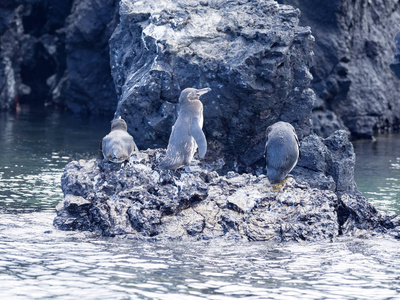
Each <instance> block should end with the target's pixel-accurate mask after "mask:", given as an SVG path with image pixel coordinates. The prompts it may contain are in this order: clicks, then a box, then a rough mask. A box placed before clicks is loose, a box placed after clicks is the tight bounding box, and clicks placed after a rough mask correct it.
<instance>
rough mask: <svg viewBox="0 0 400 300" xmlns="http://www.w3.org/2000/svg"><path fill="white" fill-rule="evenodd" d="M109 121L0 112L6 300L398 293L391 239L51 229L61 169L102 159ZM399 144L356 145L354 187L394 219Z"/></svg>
mask: <svg viewBox="0 0 400 300" xmlns="http://www.w3.org/2000/svg"><path fill="white" fill-rule="evenodd" d="M109 121H110V119H108V118H94V117H93V118H87V117H85V118H83V117H77V116H71V115H68V114H62V113H48V114H45V113H38V112H36V113H34V114H32V113H29V112H27V113H24V112H22V113H21V114H19V115H18V116H14V115H13V114H9V113H0V147H1V151H0V282H1V284H0V298H1V299H47V298H52V299H53V298H54V299H77V298H81V299H185V300H186V299H187V300H190V299H232V298H246V299H396V298H400V247H399V242H398V241H395V240H391V239H382V238H375V239H369V240H357V239H349V238H348V239H343V240H339V241H336V242H333V243H330V242H324V243H304V244H298V243H288V244H270V243H259V242H257V243H255V242H251V243H246V242H242V243H237V242H230V241H224V240H215V241H208V242H192V243H188V242H168V243H161V244H157V243H143V242H140V243H139V242H133V241H129V240H124V239H121V238H103V237H99V236H96V235H93V234H91V233H87V232H63V231H59V230H56V229H54V228H53V227H52V222H53V218H54V216H55V210H54V207H55V206H56V205H57V204H58V202H59V201H60V200H61V198H62V193H61V187H60V177H61V173H62V170H63V168H64V166H65V164H66V163H68V162H69V161H70V160H72V159H79V158H90V157H94V156H95V155H97V149H98V146H99V141H100V139H101V138H102V137H103V136H104V135H105V134H106V133H107V132H108V131H109V126H110V123H109ZM399 138H400V136H393V135H391V136H380V137H379V138H378V139H377V142H376V143H370V142H365V143H356V146H355V149H356V151H357V155H358V156H357V157H358V166H357V182H358V185H359V188H360V189H361V190H363V191H364V193H365V195H366V196H367V197H368V198H369V199H371V202H374V203H375V204H376V205H377V206H378V207H379V208H380V209H382V210H387V211H397V212H398V210H399V206H398V204H396V200H397V199H398V195H399V189H398V185H397V183H398V181H397V180H399V167H398V165H399V163H400V161H399V157H400V155H399V154H398V152H397V151H396V149H398V147H396V145H398V142H399ZM396 143H397V144H396Z"/></svg>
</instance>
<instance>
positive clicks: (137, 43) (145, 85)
mask: <svg viewBox="0 0 400 300" xmlns="http://www.w3.org/2000/svg"><path fill="white" fill-rule="evenodd" d="M299 13H300V12H299V11H298V10H296V9H294V8H292V7H290V6H282V5H278V4H277V3H276V2H275V1H256V0H251V1H245V0H240V1H192V0H179V1H161V2H160V1H156V0H150V1H146V2H141V1H139V2H138V1H129V0H123V1H121V8H120V16H121V19H120V23H119V25H118V26H117V28H116V30H115V32H114V33H113V35H112V37H111V39H110V53H111V70H112V74H113V78H114V81H115V85H116V87H117V95H118V97H119V99H120V100H119V103H118V108H117V111H116V115H117V116H122V118H124V119H125V120H126V121H127V123H128V128H129V130H130V133H131V134H132V135H133V136H134V138H135V141H136V143H137V145H138V147H139V148H141V149H146V148H157V147H163V148H165V147H166V146H167V141H168V137H169V135H170V132H171V131H170V130H171V127H172V124H173V122H174V121H175V118H176V107H177V101H178V98H179V94H180V91H181V90H182V89H184V88H187V87H194V88H203V87H210V88H211V89H212V91H211V92H209V93H208V94H207V95H205V96H204V97H202V101H203V105H204V126H203V130H204V132H205V135H206V137H207V141H208V146H209V151H208V154H207V159H208V160H210V161H211V160H212V161H215V162H216V161H218V162H219V163H220V164H221V166H222V168H223V169H224V170H225V171H227V170H235V171H238V172H243V171H248V172H250V171H254V170H257V169H259V167H260V165H263V159H262V157H263V149H264V145H265V136H264V134H265V129H266V128H267V127H268V126H269V125H271V124H272V123H274V122H276V121H278V120H283V121H287V122H290V123H291V124H292V125H293V126H294V127H295V128H296V131H297V134H298V135H299V137H300V138H303V137H304V136H306V135H308V134H310V132H311V124H310V113H311V108H312V107H313V105H314V100H315V94H314V92H313V91H312V90H311V89H310V88H309V83H310V81H311V79H312V76H311V74H310V72H309V68H310V66H311V63H312V59H313V51H312V49H313V43H314V38H313V36H312V35H311V31H310V29H309V28H307V27H300V26H298V21H299V18H298V16H299Z"/></svg>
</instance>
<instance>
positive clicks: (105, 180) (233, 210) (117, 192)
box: [54, 149, 400, 242]
mask: <svg viewBox="0 0 400 300" xmlns="http://www.w3.org/2000/svg"><path fill="white" fill-rule="evenodd" d="M164 155H165V150H160V149H158V150H146V151H142V152H141V153H140V154H139V155H138V156H132V157H131V158H130V160H129V162H127V163H125V164H113V163H108V162H104V161H100V160H95V159H93V160H89V161H85V160H80V161H73V162H71V163H69V164H68V165H67V167H66V169H65V171H64V174H63V176H62V189H63V192H64V200H63V201H62V202H61V203H60V204H59V205H58V206H57V216H56V218H55V220H54V225H55V226H56V227H57V228H59V229H63V230H90V231H94V232H98V233H99V234H102V235H106V236H115V235H123V236H125V237H128V238H133V239H156V240H158V239H185V238H194V239H211V238H216V237H226V238H234V239H247V240H251V241H253V240H254V241H275V242H283V241H318V240H333V239H335V238H336V237H338V236H339V235H354V236H369V235H371V234H378V233H389V234H392V235H393V236H395V237H399V235H398V233H399V229H400V227H399V226H400V221H399V217H398V216H394V215H393V216H384V215H381V214H380V213H379V212H377V211H376V209H375V208H374V207H373V206H372V205H370V204H369V203H368V202H367V201H366V200H365V199H364V198H363V197H362V196H361V195H359V194H357V193H353V194H349V193H343V194H342V195H341V196H339V197H338V196H337V195H336V194H335V193H334V192H332V191H329V190H319V189H315V188H310V187H309V185H308V184H307V183H305V182H296V181H295V180H294V179H293V178H292V177H289V178H287V179H286V180H285V181H284V182H283V183H282V184H277V185H271V184H270V183H269V181H268V179H267V177H266V176H265V175H260V176H255V175H250V174H242V175H240V174H237V173H235V172H229V173H228V174H227V175H226V176H219V175H218V174H217V173H216V172H215V171H211V169H210V168H209V165H207V164H203V163H200V164H198V165H195V166H193V167H192V169H193V171H192V172H190V173H188V172H186V171H184V169H179V170H177V171H160V170H159V168H158V164H159V162H160V161H161V159H162V157H163V156H164Z"/></svg>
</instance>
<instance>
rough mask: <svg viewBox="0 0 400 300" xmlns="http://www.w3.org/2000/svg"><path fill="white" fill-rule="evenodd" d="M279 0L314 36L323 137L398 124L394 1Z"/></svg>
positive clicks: (317, 125) (399, 10) (318, 126)
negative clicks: (296, 12) (294, 10)
mask: <svg viewBox="0 0 400 300" xmlns="http://www.w3.org/2000/svg"><path fill="white" fill-rule="evenodd" d="M278 2H280V3H285V4H290V5H293V6H294V7H298V8H299V9H300V10H301V12H302V15H301V24H303V25H308V26H311V29H312V33H313V35H314V36H315V40H316V43H315V47H314V52H315V62H314V67H313V68H312V69H311V72H312V74H313V77H314V79H313V81H312V85H311V86H312V88H313V89H314V91H315V92H316V94H317V98H318V100H317V102H316V105H315V108H314V110H315V113H314V114H313V121H314V129H315V131H316V132H317V133H318V134H320V135H323V136H328V135H330V134H331V133H332V132H333V130H336V129H337V128H343V129H344V128H347V129H348V130H349V131H350V132H351V133H352V135H353V136H354V137H362V138H370V137H371V136H372V134H373V131H374V130H379V131H387V130H393V129H398V128H399V124H400V103H399V101H398V86H399V79H398V78H397V77H396V75H395V73H394V72H392V71H391V70H390V63H391V62H392V61H393V56H394V54H395V36H396V33H397V32H398V31H399V28H398V24H400V6H399V1H398V0H389V1H386V0H378V1H366V0H357V1H345V0H334V1H329V3H326V1H311V0H301V1H299V0H279V1H278ZM395 63H396V62H394V65H393V66H394V67H395ZM392 68H393V67H392ZM332 122H333V123H334V125H332Z"/></svg>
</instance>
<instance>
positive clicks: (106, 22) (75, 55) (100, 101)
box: [52, 0, 118, 113]
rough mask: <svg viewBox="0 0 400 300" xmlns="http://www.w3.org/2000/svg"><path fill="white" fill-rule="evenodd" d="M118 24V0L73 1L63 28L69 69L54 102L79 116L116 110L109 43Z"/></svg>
mask: <svg viewBox="0 0 400 300" xmlns="http://www.w3.org/2000/svg"><path fill="white" fill-rule="evenodd" d="M117 21H118V0H85V1H74V4H73V6H72V10H71V14H70V15H69V16H68V18H67V21H66V26H65V28H64V32H65V35H66V37H65V52H66V53H65V55H66V68H65V72H64V74H62V77H61V78H60V79H59V80H55V86H54V89H53V91H52V101H54V102H56V103H61V104H63V105H65V106H67V107H68V108H69V109H70V110H72V111H73V112H79V113H80V112H85V113H87V112H90V113H107V112H111V111H114V110H115V108H116V106H117V97H116V94H115V87H114V83H113V80H112V77H111V70H110V57H109V48H108V40H109V38H110V36H111V34H112V32H113V31H114V28H115V27H116V25H117Z"/></svg>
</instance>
